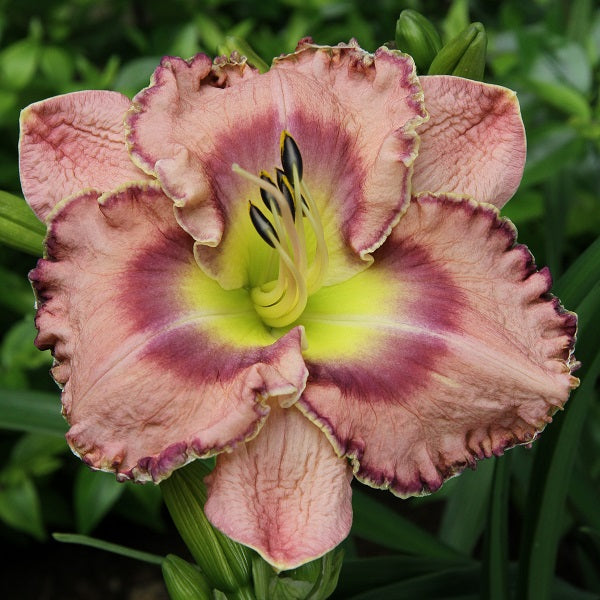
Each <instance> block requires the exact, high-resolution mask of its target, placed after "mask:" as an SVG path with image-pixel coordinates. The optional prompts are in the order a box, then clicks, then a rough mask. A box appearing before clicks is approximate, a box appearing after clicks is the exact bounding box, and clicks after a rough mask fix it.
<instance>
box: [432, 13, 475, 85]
mask: <svg viewBox="0 0 600 600" xmlns="http://www.w3.org/2000/svg"><path fill="white" fill-rule="evenodd" d="M486 50H487V34H486V33H485V28H484V27H483V25H482V24H481V23H471V25H469V26H468V27H467V28H466V29H465V30H464V31H463V32H462V33H460V34H459V35H457V36H456V37H455V38H454V39H452V40H450V41H449V42H448V43H447V44H446V45H445V46H444V47H443V48H442V49H441V50H440V51H439V52H438V55H437V56H436V57H435V58H434V59H433V62H432V63H431V66H430V67H429V72H428V73H429V75H456V76H457V77H465V78H467V79H474V80H476V81H480V80H482V79H483V72H484V69H485V53H486Z"/></svg>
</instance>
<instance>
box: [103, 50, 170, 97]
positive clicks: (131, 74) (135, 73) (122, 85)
mask: <svg viewBox="0 0 600 600" xmlns="http://www.w3.org/2000/svg"><path fill="white" fill-rule="evenodd" d="M159 62H160V58H159V57H145V58H136V59H134V60H132V61H130V62H127V63H125V64H124V65H123V66H122V67H121V69H120V70H119V72H118V73H117V76H116V77H115V80H114V84H113V88H114V89H115V90H116V91H117V92H121V93H122V94H125V95H126V96H133V95H134V94H136V93H137V92H139V90H141V89H142V88H144V87H146V86H147V85H148V82H149V81H150V77H151V76H152V73H154V69H156V67H157V65H158V64H159Z"/></svg>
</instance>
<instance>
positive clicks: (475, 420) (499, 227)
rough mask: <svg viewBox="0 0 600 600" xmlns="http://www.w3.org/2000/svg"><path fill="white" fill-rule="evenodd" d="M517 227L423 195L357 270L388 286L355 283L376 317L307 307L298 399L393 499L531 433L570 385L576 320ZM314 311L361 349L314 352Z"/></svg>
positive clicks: (460, 202) (426, 487)
mask: <svg viewBox="0 0 600 600" xmlns="http://www.w3.org/2000/svg"><path fill="white" fill-rule="evenodd" d="M515 236H516V233H515V229H514V227H513V226H512V224H511V223H510V222H509V221H506V220H502V219H499V218H498V215H497V211H496V210H495V209H493V208H492V207H490V206H488V205H482V204H477V203H476V202H474V201H472V200H465V199H456V198H453V197H447V196H440V197H435V196H430V195H424V196H422V197H419V198H416V199H414V200H413V202H412V203H411V206H410V208H409V209H408V211H407V213H406V214H405V216H404V217H403V219H402V221H401V222H400V223H399V225H398V226H397V227H396V228H395V229H394V231H393V233H392V235H391V236H390V238H388V240H387V241H386V243H385V244H384V246H383V247H382V248H381V249H380V250H379V251H378V252H377V253H375V255H374V257H375V263H374V265H373V266H372V267H371V268H370V269H368V270H367V271H365V272H364V273H361V274H359V275H357V276H356V278H358V282H359V283H360V279H361V278H363V279H364V280H365V282H367V281H368V279H367V276H368V274H369V272H370V271H373V270H375V271H374V272H373V273H371V274H370V276H371V277H372V276H373V275H374V274H375V275H377V273H378V272H379V273H380V274H381V278H382V279H385V281H386V282H389V286H390V292H389V296H388V297H387V298H386V299H383V298H379V297H378V296H377V293H378V292H377V290H374V291H373V292H371V290H370V289H369V287H368V285H364V286H363V288H362V289H364V294H365V298H368V305H369V306H371V307H372V306H377V312H378V313H379V314H378V315H377V316H370V317H367V316H363V317H361V316H360V315H344V314H338V313H339V310H336V313H335V314H331V315H327V314H324V313H323V311H322V310H321V312H315V314H314V315H311V314H310V312H309V309H308V308H307V313H306V314H305V316H304V317H303V320H304V322H305V326H306V336H307V341H308V349H307V351H306V352H305V358H306V364H307V366H308V368H309V372H310V376H309V380H308V383H307V387H306V390H305V392H304V394H303V395H302V397H301V399H300V400H299V402H298V406H299V407H300V408H301V410H303V411H304V412H305V413H306V414H307V415H308V416H309V417H310V418H311V419H313V420H314V421H315V422H316V423H317V424H318V425H319V426H320V427H323V428H324V430H325V431H326V432H327V434H328V436H329V437H330V439H331V441H332V442H333V443H334V445H335V447H336V449H337V451H338V453H339V454H340V455H346V456H349V457H351V458H352V459H353V462H354V469H355V474H356V475H357V477H358V478H360V479H361V480H362V481H364V482H366V483H368V484H370V485H373V486H376V487H382V488H388V487H389V488H390V489H391V490H392V491H393V492H394V493H395V494H397V495H400V496H408V495H413V494H420V493H423V492H428V491H433V490H435V489H437V488H439V487H440V485H441V484H442V482H443V481H444V479H446V478H448V477H450V476H452V475H453V474H455V473H457V472H459V471H460V470H462V469H463V468H464V467H465V466H472V465H474V463H475V459H481V458H484V457H489V456H491V455H493V454H501V453H502V452H503V451H504V450H505V449H506V448H509V447H511V446H513V445H515V444H522V443H527V442H530V441H532V440H533V439H534V438H535V437H536V435H537V434H538V432H540V431H541V430H542V429H543V428H544V427H545V425H546V424H547V423H548V422H550V421H551V420H552V419H551V416H552V414H553V413H554V412H555V411H556V410H557V409H559V408H560V407H562V406H563V404H564V403H565V402H566V400H567V398H568V395H569V392H570V390H571V389H572V388H573V387H575V386H576V385H577V383H578V381H577V379H575V378H574V377H573V376H572V375H571V371H572V370H573V369H574V368H575V362H574V358H573V356H572V349H573V345H574V340H575V329H576V316H575V315H574V314H572V313H569V312H566V311H565V310H564V309H562V307H561V306H560V304H559V303H558V300H557V299H555V298H553V297H551V296H549V295H548V293H547V292H548V290H549V289H550V286H551V279H550V275H549V273H548V270H547V269H542V270H541V271H539V272H538V271H536V270H535V266H534V263H533V260H532V257H531V254H530V253H529V251H528V250H527V248H526V247H525V246H521V245H515ZM359 287H360V286H359ZM317 299H318V296H317V294H315V296H314V299H311V300H313V303H314V302H317ZM385 301H387V304H386V303H385ZM332 304H333V303H331V302H330V303H329V305H332ZM315 310H316V309H315ZM331 310H332V311H333V310H334V309H333V308H332V309H331ZM311 319H312V320H314V321H315V322H316V321H320V323H319V327H320V328H319V333H320V334H321V335H322V336H328V339H330V340H331V339H336V337H337V338H339V339H342V340H343V339H346V340H348V339H353V340H355V342H354V343H355V344H359V346H358V347H356V346H355V347H353V348H348V349H347V350H346V352H347V353H349V354H350V355H349V356H348V358H345V359H344V361H343V362H341V361H340V359H339V356H331V358H327V357H324V356H318V339H316V338H315V337H314V335H313V329H314V328H315V325H316V323H311ZM328 323H329V329H327V324H328ZM357 327H362V328H363V331H364V333H363V336H362V338H361V340H360V341H358V342H357V341H356V335H355V328H357ZM343 328H346V329H345V330H344V329H343ZM350 335H353V336H354V337H352V338H351V337H350ZM329 343H331V342H329ZM311 346H315V347H314V348H313V349H312V350H311ZM345 347H346V348H347V347H348V342H347V341H346V342H345ZM352 353H353V354H352Z"/></svg>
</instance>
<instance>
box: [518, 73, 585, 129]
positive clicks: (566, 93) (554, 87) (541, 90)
mask: <svg viewBox="0 0 600 600" xmlns="http://www.w3.org/2000/svg"><path fill="white" fill-rule="evenodd" d="M528 85H529V87H530V88H531V89H532V90H533V92H534V93H535V94H536V95H537V96H538V97H539V98H541V99H542V100H543V101H544V102H547V103H548V104H550V106H553V107H554V108H556V109H558V110H560V111H562V112H564V113H566V114H567V115H571V116H573V117H578V118H579V119H581V120H582V121H584V122H585V123H588V122H589V121H591V119H592V107H591V106H590V104H589V103H588V101H587V99H586V98H585V96H583V95H582V94H581V92H579V91H577V90H576V89H575V88H571V87H568V86H566V85H563V84H561V83H552V82H549V81H539V80H534V79H531V80H529V82H528Z"/></svg>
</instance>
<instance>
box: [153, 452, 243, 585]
mask: <svg viewBox="0 0 600 600" xmlns="http://www.w3.org/2000/svg"><path fill="white" fill-rule="evenodd" d="M208 473H210V469H209V468H208V467H207V466H206V465H205V464H204V463H203V462H202V461H199V460H196V461H194V462H192V463H190V464H189V465H187V466H186V467H184V468H182V469H178V470H177V471H175V472H174V473H173V474H172V475H171V477H169V478H168V479H166V480H165V481H163V482H162V483H161V484H160V489H161V491H162V493H163V498H164V500H165V504H166V505H167V508H168V509H169V513H170V514H171V518H172V519H173V522H174V523H175V526H176V527H177V530H178V531H179V533H180V535H181V537H182V538H183V541H184V542H185V543H186V545H187V547H188V548H189V550H190V552H191V553H192V556H193V557H194V560H195V561H196V562H197V563H198V565H199V566H200V568H201V569H202V571H203V573H204V574H205V575H206V577H207V579H208V580H209V581H210V583H211V584H212V586H213V587H216V588H219V589H220V590H223V591H226V592H229V591H235V590H238V589H240V588H244V587H245V586H246V585H247V584H248V583H249V582H250V572H251V565H250V554H251V553H250V550H249V548H246V547H245V546H242V545H241V544H237V543H236V542H234V541H233V540H230V539H229V538H228V537H226V536H225V535H223V534H222V533H221V532H220V531H218V530H216V529H215V528H214V527H213V526H212V525H211V524H210V522H209V521H208V519H207V518H206V516H205V514H204V503H205V502H206V488H205V485H204V481H203V480H204V477H205V476H206V475H208Z"/></svg>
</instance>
